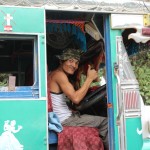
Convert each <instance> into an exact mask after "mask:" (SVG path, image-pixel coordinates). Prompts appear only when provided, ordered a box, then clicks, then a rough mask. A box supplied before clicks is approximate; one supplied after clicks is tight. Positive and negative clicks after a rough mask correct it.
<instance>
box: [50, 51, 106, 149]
mask: <svg viewBox="0 0 150 150" xmlns="http://www.w3.org/2000/svg"><path fill="white" fill-rule="evenodd" d="M80 54H81V51H80V50H79V49H66V50H65V51H64V52H63V54H62V55H60V56H59V60H60V65H59V67H58V68H57V69H56V70H54V71H52V72H51V73H50V74H49V76H48V86H49V90H50V91H51V93H50V94H51V100H52V107H53V112H55V113H56V114H57V116H58V118H59V119H60V122H61V124H62V125H63V126H88V127H96V128H98V129H99V132H100V137H101V138H102V140H103V143H104V147H105V148H106V149H108V125H107V124H108V122H107V118H105V117H100V116H93V115H85V114H84V115H80V116H79V115H72V111H71V110H70V109H69V108H68V106H67V104H66V98H68V99H70V100H71V101H72V102H73V103H75V104H79V103H80V101H81V100H82V99H83V98H84V96H85V95H86V93H87V91H88V89H89V87H90V84H91V83H92V81H93V80H95V79H96V78H97V76H98V74H97V71H96V70H94V69H91V66H90V65H89V66H88V71H87V78H86V80H85V82H84V84H83V86H82V87H81V88H80V89H78V90H75V89H74V87H73V85H72V84H71V83H70V82H69V79H68V77H69V75H73V74H74V73H75V71H76V70H77V69H78V64H79V61H80Z"/></svg>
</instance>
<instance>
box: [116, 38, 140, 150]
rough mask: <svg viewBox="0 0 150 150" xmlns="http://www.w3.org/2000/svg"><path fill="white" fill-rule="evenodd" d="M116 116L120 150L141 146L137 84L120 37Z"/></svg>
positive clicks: (117, 42)
mask: <svg viewBox="0 0 150 150" xmlns="http://www.w3.org/2000/svg"><path fill="white" fill-rule="evenodd" d="M116 56H117V63H115V64H114V72H115V75H116V77H117V90H116V91H117V107H118V108H117V110H118V112H117V113H118V114H117V118H116V124H117V126H118V133H119V135H118V136H119V142H120V150H132V149H134V150H139V149H141V148H142V135H141V132H140V130H141V108H140V93H139V84H138V82H137V80H136V77H135V75H134V72H133V70H132V66H131V64H130V60H129V58H128V55H127V52H126V50H125V47H124V44H123V41H122V37H121V36H118V37H116ZM135 141H136V142H135Z"/></svg>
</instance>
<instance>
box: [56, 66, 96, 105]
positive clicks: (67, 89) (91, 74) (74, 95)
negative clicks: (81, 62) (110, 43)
mask: <svg viewBox="0 0 150 150" xmlns="http://www.w3.org/2000/svg"><path fill="white" fill-rule="evenodd" d="M96 78H97V72H96V71H95V70H94V69H92V70H91V66H89V68H88V72H87V78H86V80H85V82H84V84H83V86H82V87H81V88H80V89H78V90H77V91H75V89H74V87H73V85H72V84H71V83H70V82H69V80H68V77H67V76H66V74H65V73H63V72H59V73H57V75H56V76H55V79H56V83H57V84H58V86H59V87H60V88H61V90H62V91H63V93H64V94H65V95H66V96H67V97H68V98H69V99H70V100H71V101H72V102H73V103H75V104H79V102H80V101H81V100H82V99H83V98H84V96H85V95H86V93H87V91H88V89H89V87H90V84H91V83H92V81H93V80H94V79H96Z"/></svg>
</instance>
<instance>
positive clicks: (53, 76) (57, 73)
mask: <svg viewBox="0 0 150 150" xmlns="http://www.w3.org/2000/svg"><path fill="white" fill-rule="evenodd" d="M48 78H49V79H53V80H60V79H67V76H66V74H65V73H64V72H63V71H59V70H55V71H52V72H50V73H49V75H48Z"/></svg>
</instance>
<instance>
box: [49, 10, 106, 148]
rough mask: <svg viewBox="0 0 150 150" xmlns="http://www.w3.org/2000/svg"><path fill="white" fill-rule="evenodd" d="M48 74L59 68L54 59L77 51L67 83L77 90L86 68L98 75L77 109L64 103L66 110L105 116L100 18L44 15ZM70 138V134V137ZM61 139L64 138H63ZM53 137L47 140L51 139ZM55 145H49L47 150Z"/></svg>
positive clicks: (90, 14) (92, 16) (66, 14)
mask: <svg viewBox="0 0 150 150" xmlns="http://www.w3.org/2000/svg"><path fill="white" fill-rule="evenodd" d="M46 34H47V35H46V36H47V64H48V72H50V71H53V70H55V69H56V68H57V67H58V65H59V59H58V57H57V56H58V55H61V54H62V52H63V51H64V50H65V49H67V48H75V49H81V50H82V52H83V54H82V55H81V61H80V64H79V69H78V71H77V72H76V73H75V75H73V76H70V79H69V80H70V81H71V82H72V83H73V85H74V88H75V89H79V88H80V87H81V86H82V84H83V82H84V80H85V78H86V71H87V65H88V64H90V65H91V66H92V68H94V69H96V70H97V71H98V74H99V77H98V79H97V80H96V81H95V82H93V83H92V84H91V87H90V88H89V91H88V93H87V95H86V96H85V98H84V100H82V102H81V103H80V104H79V105H75V104H72V102H71V101H68V102H67V104H68V106H69V107H70V109H73V110H74V111H79V112H80V113H81V114H90V115H100V116H104V117H106V116H107V92H106V77H105V73H106V72H105V67H106V66H105V45H104V29H103V15H101V14H93V13H85V12H67V11H66V12H65V11H63V12H61V11H47V12H46ZM72 134H73V133H72ZM64 136H65V135H64ZM52 138H53V137H51V139H52ZM55 147H57V142H56V144H55V143H54V144H53V143H50V149H53V148H54V149H55Z"/></svg>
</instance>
